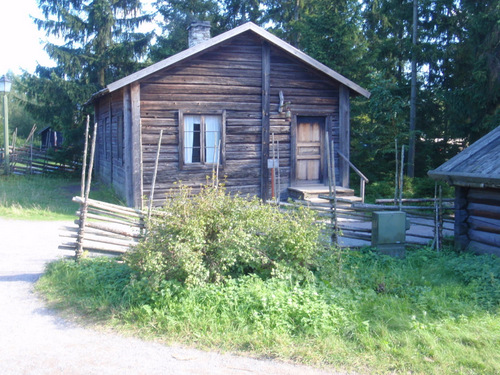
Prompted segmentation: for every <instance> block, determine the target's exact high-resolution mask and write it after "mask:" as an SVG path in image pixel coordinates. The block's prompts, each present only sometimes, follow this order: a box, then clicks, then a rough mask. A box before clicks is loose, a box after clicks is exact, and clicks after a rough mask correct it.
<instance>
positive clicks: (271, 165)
mask: <svg viewBox="0 0 500 375" xmlns="http://www.w3.org/2000/svg"><path fill="white" fill-rule="evenodd" d="M267 168H268V169H272V168H279V163H278V159H267Z"/></svg>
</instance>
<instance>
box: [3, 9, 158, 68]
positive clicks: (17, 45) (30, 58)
mask: <svg viewBox="0 0 500 375" xmlns="http://www.w3.org/2000/svg"><path fill="white" fill-rule="evenodd" d="M150 2H151V0H145V1H143V3H144V5H145V6H146V7H147V4H149V3H150ZM32 17H36V18H42V14H41V12H40V9H39V8H38V7H37V0H0V76H2V75H4V74H5V73H7V72H8V71H12V72H13V73H14V74H22V73H23V71H27V72H29V73H33V72H34V71H35V68H36V66H37V65H38V64H40V65H42V66H55V63H54V62H53V61H52V60H51V59H50V58H49V56H48V55H47V53H46V52H45V51H44V49H43V46H44V45H45V43H46V42H47V41H48V38H47V36H46V35H45V31H43V30H38V28H37V27H36V25H35V23H34V22H33V19H32ZM51 41H52V42H56V43H57V40H54V39H51ZM57 44H59V43H57ZM60 44H62V42H60Z"/></svg>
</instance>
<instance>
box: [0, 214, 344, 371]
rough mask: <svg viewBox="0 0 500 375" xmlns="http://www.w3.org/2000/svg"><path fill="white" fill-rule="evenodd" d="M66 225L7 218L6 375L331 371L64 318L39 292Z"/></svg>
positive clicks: (1, 304) (0, 237) (0, 338)
mask: <svg viewBox="0 0 500 375" xmlns="http://www.w3.org/2000/svg"><path fill="white" fill-rule="evenodd" d="M65 224H67V223H63V222H30V221H20V220H8V219H3V218H0V374H3V375H6V374H16V375H18V374H29V375H31V374H35V375H38V374H50V375H55V374H64V375H73V374H75V375H76V374H82V375H83V374H85V375H90V374H99V375H107V374H113V375H115V374H120V375H122V374H134V375H135V374H147V375H154V374H181V375H182V374H200V375H204V374H222V375H226V374H227V375H229V374H231V375H232V374H235V375H240V374H276V375H280V374H290V375H292V374H297V375H298V374H300V375H307V374H311V375H313V374H314V375H320V374H332V372H327V371H322V370H317V369H312V368H309V367H305V366H294V365H291V364H287V363H281V362H277V361H268V360H257V359H251V358H244V357H239V356H234V355H226V354H220V353H214V352H203V351H199V350H194V349H186V348H181V347H172V346H165V345H161V344H158V343H153V342H146V341H142V340H139V339H136V338H130V337H123V336H120V335H118V334H116V333H107V332H101V331H95V330H92V329H90V328H85V327H82V326H79V325H77V324H75V323H72V322H68V321H65V320H64V319H62V318H61V317H58V316H57V314H56V313H54V312H53V311H51V310H50V309H48V308H47V307H45V306H44V303H43V301H41V300H40V299H39V298H38V297H37V296H36V295H35V294H34V293H33V285H34V283H35V282H36V280H37V279H38V278H39V277H40V276H41V274H42V272H43V269H44V265H45V263H47V262H48V261H50V260H53V259H57V258H58V257H60V256H61V253H60V251H59V250H58V249H57V247H58V245H59V244H60V243H61V242H62V241H61V238H60V237H59V232H60V228H61V227H62V226H63V225H65ZM336 374H338V373H336Z"/></svg>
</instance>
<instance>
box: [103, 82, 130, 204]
mask: <svg viewBox="0 0 500 375" xmlns="http://www.w3.org/2000/svg"><path fill="white" fill-rule="evenodd" d="M95 121H96V122H97V123H98V127H97V144H96V154H95V169H96V172H97V174H98V175H99V176H100V178H101V180H102V181H103V182H105V183H107V184H109V185H112V186H113V187H114V189H115V190H116V191H117V193H118V194H120V195H122V196H125V194H126V190H125V186H126V185H125V168H124V153H125V152H126V151H127V150H126V149H125V142H124V123H123V94H122V91H118V92H116V93H113V94H111V95H108V96H106V97H104V98H103V99H101V100H100V101H99V104H98V105H97V106H96V113H95Z"/></svg>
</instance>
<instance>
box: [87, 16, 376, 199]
mask: <svg viewBox="0 0 500 375" xmlns="http://www.w3.org/2000/svg"><path fill="white" fill-rule="evenodd" d="M209 28H210V24H209V23H208V22H197V23H194V24H192V25H191V27H190V29H189V33H190V48H189V49H187V50H185V51H183V52H180V53H178V54H176V55H174V56H171V57H169V58H167V59H165V60H162V61H160V62H158V63H156V64H153V65H151V66H149V67H147V68H145V69H143V70H140V71H138V72H136V73H134V74H132V75H129V76H127V77H124V78H122V79H120V80H118V81H116V82H113V83H111V84H109V85H108V86H107V87H106V88H105V89H103V90H101V91H100V92H98V93H96V94H94V95H93V97H92V99H91V100H92V101H93V104H94V108H95V121H96V123H97V124H98V137H97V148H96V159H95V168H96V172H97V174H98V176H100V178H101V179H102V180H103V181H105V182H107V183H109V184H111V185H112V186H113V187H114V188H115V190H116V191H117V192H118V193H119V194H120V195H121V196H122V197H123V198H124V199H125V200H126V202H127V204H128V205H129V206H135V207H141V206H142V199H143V197H144V196H146V197H148V196H149V194H150V191H151V186H152V179H153V175H154V166H155V160H156V154H157V148H158V146H157V145H158V140H159V135H160V131H161V130H162V129H163V137H162V140H161V152H160V157H159V168H158V173H157V180H156V184H155V189H154V191H155V196H154V203H155V205H159V204H161V202H162V201H163V200H164V197H165V193H166V192H167V191H168V190H169V189H171V188H173V187H175V186H176V183H178V182H182V183H183V184H185V185H190V186H193V187H196V186H200V184H203V183H205V182H206V181H207V175H211V174H212V170H213V168H214V163H218V164H219V175H220V176H221V177H222V178H224V179H225V185H226V187H227V189H228V190H229V191H231V192H240V193H242V194H252V195H258V196H260V197H261V198H263V199H268V198H270V195H271V176H270V171H269V169H268V166H269V165H268V160H269V159H270V158H271V157H272V153H273V151H274V153H275V155H276V154H277V153H278V151H279V171H280V177H281V178H280V180H281V184H280V185H281V187H282V189H281V190H282V191H281V192H280V193H281V196H282V197H286V196H287V195H288V194H287V193H288V191H287V189H288V188H289V187H293V186H301V185H310V184H319V185H322V186H323V187H324V186H325V185H327V184H328V181H327V169H326V168H327V162H326V158H325V157H326V147H325V136H326V134H327V133H328V134H329V136H330V138H331V139H333V140H334V144H335V149H336V150H338V151H340V152H341V153H342V154H343V155H345V156H346V157H347V158H349V142H350V125H349V113H350V109H349V108H350V105H349V101H350V97H352V96H355V95H362V96H365V97H369V95H370V93H369V92H368V91H366V90H365V89H363V88H362V87H360V86H358V85H357V84H355V83H354V82H352V81H350V80H348V79H347V78H345V77H343V76H342V75H340V74H339V73H337V72H335V71H334V70H332V69H330V68H328V67H326V66H325V65H323V64H321V63H319V62H318V61H316V60H314V59H313V58H311V57H310V56H308V55H306V54H305V53H303V52H301V51H300V50H298V49H296V48H294V47H293V46H291V45H289V44H288V43H286V42H284V41H283V40H281V39H279V38H277V37H276V36H274V35H272V34H271V33H269V32H267V31H266V30H264V29H262V28H260V27H258V26H257V25H255V24H253V23H246V24H244V25H242V26H239V27H237V28H235V29H233V30H230V31H228V32H225V33H223V34H221V35H218V36H216V37H214V38H211V39H210V38H209ZM273 136H274V141H275V143H272V140H273ZM278 141H279V150H278V149H275V150H273V146H274V145H277V143H278ZM336 166H337V168H336V176H337V185H339V186H341V187H348V186H349V165H348V162H347V161H346V160H345V159H344V158H339V156H338V154H337V155H336Z"/></svg>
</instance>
